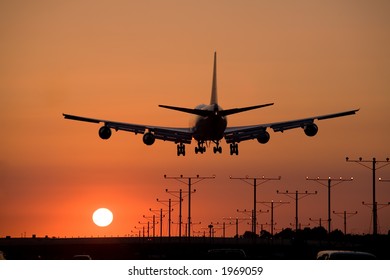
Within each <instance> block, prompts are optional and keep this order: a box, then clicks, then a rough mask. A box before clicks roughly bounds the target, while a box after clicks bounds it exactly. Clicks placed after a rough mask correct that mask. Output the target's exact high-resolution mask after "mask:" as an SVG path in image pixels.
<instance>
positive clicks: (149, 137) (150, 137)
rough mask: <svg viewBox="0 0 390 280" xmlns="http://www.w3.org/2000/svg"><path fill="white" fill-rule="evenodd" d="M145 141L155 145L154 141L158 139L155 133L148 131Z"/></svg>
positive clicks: (147, 143) (146, 143)
mask: <svg viewBox="0 0 390 280" xmlns="http://www.w3.org/2000/svg"><path fill="white" fill-rule="evenodd" d="M143 141H144V143H145V145H148V146H150V145H153V143H154V141H156V137H154V135H153V133H151V132H147V133H145V134H144V137H143Z"/></svg>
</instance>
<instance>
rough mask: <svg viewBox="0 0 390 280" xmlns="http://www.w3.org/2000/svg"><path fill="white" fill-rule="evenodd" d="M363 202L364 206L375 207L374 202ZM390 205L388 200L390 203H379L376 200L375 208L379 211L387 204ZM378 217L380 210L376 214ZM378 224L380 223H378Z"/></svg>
mask: <svg viewBox="0 0 390 280" xmlns="http://www.w3.org/2000/svg"><path fill="white" fill-rule="evenodd" d="M362 204H363V205H364V206H367V207H370V208H372V209H373V208H374V207H373V204H371V203H365V202H364V201H363V202H362ZM389 205H390V202H388V203H378V202H375V208H376V211H379V210H381V209H382V208H385V207H387V206H389ZM376 217H377V218H378V212H377V216H376ZM377 225H378V224H377ZM370 227H371V225H370Z"/></svg>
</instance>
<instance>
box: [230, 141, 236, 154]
mask: <svg viewBox="0 0 390 280" xmlns="http://www.w3.org/2000/svg"><path fill="white" fill-rule="evenodd" d="M234 154H236V155H237V156H238V144H237V143H232V144H230V155H234Z"/></svg>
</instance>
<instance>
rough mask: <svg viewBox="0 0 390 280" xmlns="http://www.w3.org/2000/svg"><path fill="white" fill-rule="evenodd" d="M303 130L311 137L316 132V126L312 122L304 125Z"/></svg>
mask: <svg viewBox="0 0 390 280" xmlns="http://www.w3.org/2000/svg"><path fill="white" fill-rule="evenodd" d="M303 130H304V131H305V134H306V135H307V136H309V137H313V136H314V135H316V134H317V132H318V126H317V125H315V124H314V123H313V124H308V125H306V126H305V127H304V128H303Z"/></svg>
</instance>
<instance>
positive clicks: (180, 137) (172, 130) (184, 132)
mask: <svg viewBox="0 0 390 280" xmlns="http://www.w3.org/2000/svg"><path fill="white" fill-rule="evenodd" d="M63 116H64V118H65V119H69V120H75V121H82V122H90V123H103V127H101V128H100V130H99V136H100V137H101V138H102V139H108V138H110V136H111V129H114V130H115V131H118V130H123V131H128V132H132V133H134V134H138V133H139V134H145V136H146V135H148V137H149V138H148V139H149V140H150V141H151V138H153V142H149V143H151V144H153V143H154V139H159V140H163V141H171V142H175V143H183V144H190V143H191V140H192V131H191V129H189V128H177V127H161V126H152V125H141V124H131V123H123V122H115V121H109V120H102V119H94V118H87V117H81V116H74V115H68V114H63ZM145 136H144V142H145ZM145 144H147V143H146V142H145ZM151 144H148V145H151Z"/></svg>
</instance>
